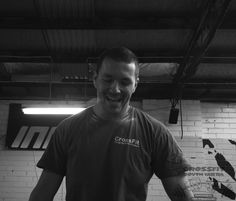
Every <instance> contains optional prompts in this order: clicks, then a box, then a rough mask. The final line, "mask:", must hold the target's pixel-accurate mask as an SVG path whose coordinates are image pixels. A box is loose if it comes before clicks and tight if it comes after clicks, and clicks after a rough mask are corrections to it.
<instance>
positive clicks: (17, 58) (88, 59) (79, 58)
mask: <svg viewBox="0 0 236 201" xmlns="http://www.w3.org/2000/svg"><path fill="white" fill-rule="evenodd" d="M25 55H28V56H25ZM146 55H147V54H146ZM152 55H154V54H152ZM183 58H184V57H183V56H178V55H172V56H171V54H170V55H169V56H161V55H159V56H140V57H138V59H139V62H140V63H182V61H183ZM189 58H190V59H192V58H193V57H192V56H191V57H189ZM52 61H53V62H55V63H96V61H97V55H91V54H90V55H79V54H73V53H72V54H58V53H57V55H53V58H52V55H50V54H46V53H45V52H36V53H34V54H32V51H31V52H30V51H25V52H24V51H23V52H22V51H21V52H19V53H18V52H10V53H8V54H7V53H1V52H0V62H2V63H17V62H24V63H51V62H52ZM201 63H232V64H236V54H235V55H232V54H230V55H227V54H226V53H225V54H224V55H220V56H218V55H211V56H203V57H201Z"/></svg>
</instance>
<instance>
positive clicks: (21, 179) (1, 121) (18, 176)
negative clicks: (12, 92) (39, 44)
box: [0, 100, 236, 201]
mask: <svg viewBox="0 0 236 201" xmlns="http://www.w3.org/2000/svg"><path fill="white" fill-rule="evenodd" d="M11 102H12V101H11ZM15 102H17V103H20V102H19V101H15ZM92 102H93V101H92ZM22 103H23V104H25V105H31V104H33V105H41V104H46V103H45V102H44V101H36V102H35V101H34V102H32V101H24V102H22ZM65 103H66V104H68V105H74V104H76V103H75V102H63V101H62V102H59V103H58V104H65ZM8 104H9V102H8V101H0V201H16V200H17V201H21V200H27V199H28V196H29V193H30V192H31V191H32V188H33V187H34V186H35V184H36V182H37V178H38V177H39V175H40V173H41V170H39V169H37V168H36V167H35V164H36V162H37V161H38V159H39V158H40V156H41V154H42V152H41V151H11V150H6V149H5V147H4V139H5V135H6V128H7V118H8ZM52 104H55V102H54V103H52ZM82 104H85V103H82ZM134 105H136V106H138V107H141V108H142V109H143V110H144V111H147V112H148V113H149V114H150V115H152V116H154V117H155V118H157V119H159V120H160V121H162V122H163V123H164V124H165V125H166V126H167V127H168V128H169V129H170V130H171V132H172V133H173V135H174V136H175V137H176V139H177V141H178V143H179V144H180V146H181V148H182V150H183V153H184V155H185V156H186V158H187V160H188V161H189V162H190V164H191V165H192V166H194V167H205V166H214V167H217V166H218V164H217V163H216V160H215V158H214V156H215V154H216V152H218V153H221V154H223V155H224V157H225V158H226V159H227V161H229V162H230V164H232V166H233V167H234V168H235V167H236V148H235V147H236V146H235V145H232V144H229V141H228V139H234V138H236V132H235V130H236V104H235V103H204V102H200V101H192V100H189V101H182V109H183V112H182V117H183V118H182V123H183V134H184V138H183V139H181V138H180V137H181V124H180V116H179V118H178V124H168V118H169V110H170V107H171V105H170V102H169V101H168V100H144V101H143V102H142V104H141V103H134ZM177 107H178V108H179V105H177ZM202 138H206V139H211V142H212V144H214V148H210V147H209V145H207V146H205V147H204V148H203V143H202ZM221 138H222V139H224V141H222V140H221ZM219 139H220V140H219ZM217 140H218V141H217ZM208 152H212V154H208ZM192 173H196V171H195V172H194V171H192V172H191V171H190V172H189V178H190V179H191V182H193V183H194V182H196V181H195V180H196V178H201V177H199V176H198V177H196V176H194V175H193V174H192ZM201 173H202V172H201ZM191 174H192V175H191ZM206 179H208V177H206V176H205V175H204V176H203V177H202V180H204V181H205V180H206ZM217 179H218V181H219V182H225V180H227V179H228V183H227V185H228V184H230V188H231V189H232V190H233V191H234V192H236V187H235V181H234V180H232V178H231V177H229V175H228V174H226V173H225V172H224V176H221V177H220V178H217ZM195 187H196V186H194V188H195ZM194 190H195V192H198V191H199V188H195V189H194ZM211 191H212V194H213V195H214V196H215V197H216V198H217V199H218V200H220V201H225V200H230V199H229V198H227V197H225V196H222V195H221V194H219V193H217V192H216V191H214V190H212V189H211ZM64 196H65V185H64V183H63V185H62V186H61V188H60V190H59V191H58V193H57V196H56V198H55V200H58V201H59V200H63V197H64ZM147 200H148V201H154V200H155V201H156V200H162V201H165V200H169V199H168V198H167V196H166V193H165V192H164V190H163V187H162V185H161V183H160V181H159V180H158V179H157V178H156V177H155V176H154V177H153V178H152V179H151V181H150V184H149V191H148V198H147Z"/></svg>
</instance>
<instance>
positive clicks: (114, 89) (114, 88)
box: [110, 81, 120, 93]
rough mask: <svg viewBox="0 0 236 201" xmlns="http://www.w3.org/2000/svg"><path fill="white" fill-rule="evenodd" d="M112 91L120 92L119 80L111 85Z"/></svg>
mask: <svg viewBox="0 0 236 201" xmlns="http://www.w3.org/2000/svg"><path fill="white" fill-rule="evenodd" d="M110 89H111V91H112V92H114V93H120V85H119V83H118V82H117V81H114V82H113V83H112V84H111V87H110Z"/></svg>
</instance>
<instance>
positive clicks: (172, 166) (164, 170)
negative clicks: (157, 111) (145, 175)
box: [152, 125, 191, 179]
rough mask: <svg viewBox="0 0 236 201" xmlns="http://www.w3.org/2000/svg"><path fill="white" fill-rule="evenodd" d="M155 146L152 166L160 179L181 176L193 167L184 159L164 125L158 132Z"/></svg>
mask: <svg viewBox="0 0 236 201" xmlns="http://www.w3.org/2000/svg"><path fill="white" fill-rule="evenodd" d="M153 146H154V147H153V153H152V166H153V170H154V173H155V174H156V175H157V176H158V177H159V178H160V179H163V178H167V177H171V176H177V175H181V174H183V173H184V172H185V171H187V170H188V169H189V168H190V167H191V166H190V165H189V164H188V162H187V161H186V159H185V158H184V157H183V153H182V151H181V149H180V147H179V145H178V144H177V142H176V140H175V139H174V137H173V136H172V134H171V133H170V131H169V130H168V129H167V128H166V127H165V126H164V125H161V127H160V128H159V129H158V130H157V133H156V135H155V140H154V143H153Z"/></svg>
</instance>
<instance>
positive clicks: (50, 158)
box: [37, 125, 67, 176]
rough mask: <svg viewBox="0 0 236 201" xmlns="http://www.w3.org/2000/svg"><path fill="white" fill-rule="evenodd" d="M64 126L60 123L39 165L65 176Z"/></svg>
mask: <svg viewBox="0 0 236 201" xmlns="http://www.w3.org/2000/svg"><path fill="white" fill-rule="evenodd" d="M62 127H63V126H61V125H59V127H57V129H56V130H55V132H54V134H53V135H52V137H51V139H50V142H49V144H48V146H47V148H46V150H45V151H44V153H43V155H42V157H41V159H40V160H39V161H38V163H37V167H39V168H42V169H45V170H49V171H51V172H54V173H56V174H59V175H62V176H64V175H65V173H66V160H67V156H66V148H65V144H66V142H65V139H64V131H63V130H64V129H63V128H62Z"/></svg>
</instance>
